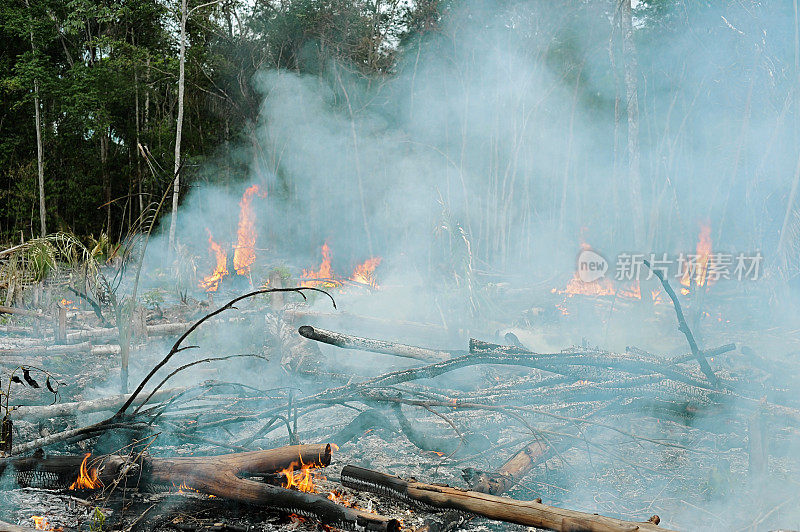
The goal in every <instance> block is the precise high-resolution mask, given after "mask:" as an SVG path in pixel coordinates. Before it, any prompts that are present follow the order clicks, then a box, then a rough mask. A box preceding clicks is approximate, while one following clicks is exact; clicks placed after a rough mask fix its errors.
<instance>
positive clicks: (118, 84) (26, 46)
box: [0, 0, 409, 241]
mask: <svg viewBox="0 0 800 532" xmlns="http://www.w3.org/2000/svg"><path fill="white" fill-rule="evenodd" d="M376 8H377V5H376V4H374V3H371V2H366V1H363V2H361V1H356V2H342V1H338V0H332V1H330V0H329V1H321V0H301V1H297V2H280V3H277V2H276V3H271V2H256V3H255V4H254V5H251V3H250V2H243V1H239V0H220V1H215V2H210V3H208V2H203V1H192V2H189V9H190V16H189V19H188V23H187V40H188V43H187V44H188V47H187V60H186V61H187V62H186V101H185V104H186V111H185V119H184V120H185V122H184V130H183V131H184V133H183V153H184V159H185V161H184V175H185V179H187V180H188V182H189V183H191V182H192V181H194V180H197V179H217V180H231V181H235V180H236V179H239V178H241V176H242V172H244V166H243V165H242V164H241V159H242V158H241V157H240V156H239V155H238V154H237V153H238V152H237V151H236V150H232V149H228V148H229V146H230V145H231V143H234V142H238V141H240V140H241V139H242V136H243V135H244V136H245V137H246V136H247V135H248V134H251V133H252V132H253V128H254V124H255V122H256V118H257V114H258V108H259V101H260V97H261V96H260V95H259V94H258V93H257V92H256V91H255V90H254V88H253V86H252V84H251V79H252V77H253V75H254V73H255V72H256V71H258V70H260V69H262V70H263V69H270V68H286V69H292V70H295V71H300V72H321V71H322V70H323V68H324V65H325V64H326V62H327V61H328V60H330V59H332V58H333V59H337V60H341V61H343V62H346V63H347V64H348V65H351V66H355V68H356V69H358V70H360V72H361V73H362V74H363V75H365V76H366V75H377V76H380V75H383V73H385V72H386V71H387V70H388V69H390V68H391V66H392V50H391V49H390V47H389V46H387V45H386V41H387V39H389V38H391V37H393V36H396V35H397V34H398V32H399V31H400V30H399V25H400V23H401V22H402V21H404V20H406V17H408V16H409V11H408V9H405V8H401V7H400V6H399V5H395V6H394V8H393V9H392V10H391V11H390V12H389V13H388V14H387V15H382V14H378V13H376V11H375V10H376ZM179 9H180V3H179V2H173V1H162V0H101V1H94V0H41V1H39V0H37V1H36V2H30V7H29V6H28V2H26V1H25V0H10V1H9V2H4V3H3V7H2V8H0V41H1V42H2V43H3V45H2V49H0V169H2V177H0V240H4V241H10V240H13V241H19V239H20V237H23V238H25V239H28V238H31V237H33V236H37V235H38V234H39V232H40V229H39V223H38V192H37V162H36V134H35V125H34V97H35V93H34V86H35V84H36V83H38V85H39V96H40V99H41V104H40V105H41V113H42V130H43V144H44V150H43V151H44V175H45V194H46V206H47V219H48V229H49V230H50V231H51V232H52V231H54V230H66V231H72V232H75V233H76V234H78V235H91V234H94V235H95V236H96V235H98V234H99V233H101V232H106V233H108V234H109V235H110V237H111V238H112V239H115V240H116V239H118V238H119V237H120V235H123V234H124V233H125V232H126V231H127V229H128V227H130V225H131V220H134V221H135V219H136V217H137V216H138V213H139V210H140V208H141V206H142V205H146V204H147V203H148V202H150V201H152V200H154V199H155V200H156V201H157V200H158V199H159V198H160V197H161V195H162V194H163V193H164V191H165V188H166V187H167V186H168V182H169V178H170V177H171V175H170V172H169V171H167V170H165V169H169V168H171V167H172V158H173V146H174V137H175V119H176V108H177V105H176V99H177V87H176V83H177V71H178V59H177V58H178V44H179V43H178V31H177V28H178V25H179V22H178V20H179V12H178V10H179ZM137 144H139V145H141V146H142V149H143V151H144V152H145V154H146V157H147V159H145V155H144V154H143V153H141V151H142V150H139V149H137ZM209 158H213V162H214V164H215V167H214V168H216V169H218V170H219V169H222V170H223V171H219V172H212V171H205V172H201V171H200V169H202V168H203V167H204V165H203V164H202V163H203V162H204V161H206V160H207V159H209ZM209 176H211V177H209ZM140 195H141V196H140ZM140 197H141V202H140V201H139V200H140Z"/></svg>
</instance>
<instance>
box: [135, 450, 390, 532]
mask: <svg viewBox="0 0 800 532" xmlns="http://www.w3.org/2000/svg"><path fill="white" fill-rule="evenodd" d="M297 447H300V446H295V447H294V448H297ZM283 449H293V447H284V448H283ZM276 451H280V450H279V449H276ZM256 452H263V453H269V452H271V451H256ZM326 453H327V454H323V455H318V456H316V457H315V456H314V454H313V453H310V454H308V455H306V454H301V455H298V453H297V452H296V451H295V452H293V453H292V452H289V451H283V452H282V456H280V460H277V459H276V458H278V457H271V458H270V459H267V460H264V459H261V460H259V461H258V463H247V459H245V458H243V457H244V456H246V455H248V454H250V453H243V454H240V455H227V456H230V457H231V459H224V457H211V460H209V457H189V458H184V457H181V458H172V459H160V460H159V461H158V462H157V463H154V464H153V467H152V469H150V470H149V471H148V472H147V475H148V477H149V478H150V480H151V481H154V482H159V481H160V482H162V483H171V484H175V485H178V482H180V485H181V486H186V487H188V488H191V489H194V490H197V491H199V492H202V493H206V494H209V495H214V496H217V497H222V498H225V499H228V500H231V501H236V502H240V503H244V504H249V505H253V506H261V507H266V508H272V509H275V510H279V511H282V512H286V513H290V514H296V515H300V516H304V517H311V518H314V519H317V520H319V521H320V522H322V523H323V524H327V525H332V526H336V527H340V528H347V529H351V530H355V529H358V530H374V531H379V532H399V530H400V523H399V522H398V521H397V520H396V519H389V518H388V517H384V516H381V515H378V514H373V513H368V512H365V511H362V510H358V509H355V508H348V507H346V506H342V505H340V504H337V503H335V502H333V501H332V500H330V499H328V498H326V497H324V496H322V495H318V494H316V493H308V492H304V491H297V490H292V489H286V488H281V487H278V486H273V485H270V484H264V483H263V482H256V481H253V480H248V479H243V478H240V477H239V476H237V474H248V473H249V474H254V473H260V474H266V473H275V472H278V471H280V470H281V469H288V468H290V467H291V465H292V462H293V463H295V464H297V463H303V464H306V465H308V464H316V465H319V466H325V465H327V464H328V463H330V445H328V446H326ZM289 459H291V460H290V461H289V462H288V463H287V460H289ZM279 466H283V467H279Z"/></svg>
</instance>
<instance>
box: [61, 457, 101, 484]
mask: <svg viewBox="0 0 800 532" xmlns="http://www.w3.org/2000/svg"><path fill="white" fill-rule="evenodd" d="M90 456H92V453H86V456H84V457H83V462H81V468H80V474H79V476H78V478H77V479H75V482H73V483H72V484H71V485H70V487H69V489H71V490H93V489H97V488H101V487H103V483H102V482H101V481H100V478H98V475H97V468H96V467H87V465H86V462H87V461H88V460H89V457H90Z"/></svg>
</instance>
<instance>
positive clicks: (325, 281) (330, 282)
mask: <svg viewBox="0 0 800 532" xmlns="http://www.w3.org/2000/svg"><path fill="white" fill-rule="evenodd" d="M302 278H303V279H306V280H305V281H302V282H301V283H300V285H301V286H306V287H312V288H313V287H315V286H325V287H328V288H331V287H334V286H336V285H337V284H338V283H337V282H336V281H335V278H334V273H333V268H332V266H331V248H330V246H329V245H328V243H327V242H325V243H324V244H322V263H321V264H320V265H319V269H318V270H314V269H310V270H305V269H304V270H303V275H302Z"/></svg>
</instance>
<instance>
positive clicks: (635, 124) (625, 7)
mask: <svg viewBox="0 0 800 532" xmlns="http://www.w3.org/2000/svg"><path fill="white" fill-rule="evenodd" d="M620 8H621V10H622V13H621V14H620V15H621V16H620V26H621V30H622V55H623V60H624V62H625V98H626V101H627V105H626V110H627V115H628V178H629V184H630V190H631V204H632V207H633V236H634V240H635V242H636V245H637V246H643V245H644V242H643V241H642V238H643V237H644V232H645V229H644V208H643V207H642V182H641V181H642V179H641V169H640V161H639V159H640V157H639V81H638V75H639V64H638V60H637V58H636V45H635V44H634V42H633V13H632V10H631V0H621V4H620Z"/></svg>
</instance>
